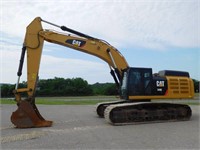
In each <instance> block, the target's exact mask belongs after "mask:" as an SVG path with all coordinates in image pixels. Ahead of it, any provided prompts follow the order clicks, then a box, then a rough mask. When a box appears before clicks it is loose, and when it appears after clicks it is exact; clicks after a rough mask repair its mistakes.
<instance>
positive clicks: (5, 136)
mask: <svg viewBox="0 0 200 150" xmlns="http://www.w3.org/2000/svg"><path fill="white" fill-rule="evenodd" d="M38 108H39V110H40V112H41V114H42V115H43V117H44V118H46V119H49V120H53V121H54V124H53V126H52V127H47V128H31V129H17V128H14V127H13V125H12V123H11V122H10V115H11V113H12V111H14V110H16V106H15V105H1V106H0V110H1V118H0V119H1V127H0V131H1V149H20V150H22V149H115V150H116V149H200V142H199V141H200V132H199V130H200V128H199V127H200V126H199V125H200V124H199V123H200V122H199V114H200V113H199V112H200V106H199V105H192V106H191V108H192V111H193V115H192V117H191V120H190V121H183V122H168V123H152V124H140V125H126V126H112V125H110V124H108V123H107V122H105V120H104V119H102V118H99V117H97V115H96V113H95V107H94V106H92V105H86V106H85V105H83V106H73V105H72V106H69V105H62V106H58V105H57V106H48V105H38Z"/></svg>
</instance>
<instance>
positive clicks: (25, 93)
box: [11, 17, 194, 128]
mask: <svg viewBox="0 0 200 150" xmlns="http://www.w3.org/2000/svg"><path fill="white" fill-rule="evenodd" d="M43 23H46V24H49V25H52V26H55V27H58V28H60V29H61V30H63V31H65V32H66V33H65V32H58V31H55V30H51V29H43V27H42V24H43ZM44 41H47V42H50V43H54V44H59V45H62V46H65V47H68V48H71V49H74V50H78V51H80V52H84V53H87V54H90V55H94V56H96V57H98V58H100V59H102V60H103V61H105V62H106V63H107V64H108V65H109V67H110V70H111V71H110V73H111V75H112V76H113V79H114V81H115V83H116V86H117V87H118V91H119V97H120V99H119V101H111V102H104V103H99V104H97V106H96V113H97V115H98V116H99V117H102V118H103V117H104V118H105V119H106V121H107V122H108V123H110V124H112V125H127V124H140V123H151V122H169V121H184V120H189V119H190V117H191V115H192V110H191V108H190V107H189V106H188V105H186V104H177V103H171V102H170V103H169V102H160V101H155V100H160V99H165V100H166V101H167V100H171V99H192V98H193V97H194V85H193V81H192V79H191V78H190V76H189V73H188V72H186V71H176V70H162V71H159V72H158V73H153V72H152V68H139V67H130V66H129V65H128V63H127V61H126V59H125V58H124V56H123V55H122V54H121V53H120V52H119V51H118V50H117V49H116V48H115V47H113V46H112V45H110V44H109V43H108V42H106V41H104V40H101V39H98V38H95V37H92V36H89V35H87V34H84V33H82V32H78V31H76V30H73V29H71V28H68V27H66V26H59V25H57V24H54V23H51V22H49V21H46V20H43V19H42V18H40V17H36V18H35V19H34V20H33V21H32V22H31V23H30V24H29V25H28V26H27V28H26V34H25V38H24V43H23V47H22V51H21V57H20V63H19V68H18V72H17V75H18V80H17V83H16V87H15V90H14V92H13V93H14V95H15V100H16V103H17V106H18V108H17V110H16V111H15V112H13V113H12V115H11V122H12V123H13V124H14V125H15V126H16V127H17V128H37V127H50V126H52V124H53V121H49V120H46V119H44V118H43V117H42V115H41V114H40V112H39V110H38V108H37V106H36V104H35V92H36V87H37V82H38V79H39V77H38V75H39V67H40V60H41V56H42V49H43V45H44ZM25 56H26V58H27V87H25V88H19V82H20V77H21V75H22V69H23V64H24V59H25ZM52 70H53V68H52ZM152 99H153V100H154V101H151V100H152Z"/></svg>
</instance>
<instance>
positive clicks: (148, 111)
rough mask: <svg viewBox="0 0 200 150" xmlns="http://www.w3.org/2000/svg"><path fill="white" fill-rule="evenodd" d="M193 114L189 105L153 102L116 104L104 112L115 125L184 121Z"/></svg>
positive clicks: (107, 118)
mask: <svg viewBox="0 0 200 150" xmlns="http://www.w3.org/2000/svg"><path fill="white" fill-rule="evenodd" d="M191 115H192V111H191V109H190V107H189V106H188V105H184V104H171V103H152V102H140V103H128V104H127V103H124V104H114V105H110V106H108V107H107V108H106V109H105V112H104V117H105V119H106V120H107V121H108V122H109V123H110V124H113V125H126V124H140V123H150V122H169V121H184V120H189V119H190V117H191Z"/></svg>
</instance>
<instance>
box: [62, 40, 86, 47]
mask: <svg viewBox="0 0 200 150" xmlns="http://www.w3.org/2000/svg"><path fill="white" fill-rule="evenodd" d="M65 42H66V43H68V44H71V45H73V46H77V47H83V46H84V45H85V43H86V41H83V40H74V39H68V40H66V41H65Z"/></svg>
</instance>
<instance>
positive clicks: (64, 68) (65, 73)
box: [0, 46, 113, 83]
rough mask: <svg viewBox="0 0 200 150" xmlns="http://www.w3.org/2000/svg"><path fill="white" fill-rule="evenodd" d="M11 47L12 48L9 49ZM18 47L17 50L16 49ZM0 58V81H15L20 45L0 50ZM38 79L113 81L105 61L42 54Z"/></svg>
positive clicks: (24, 69) (24, 74) (25, 66)
mask: <svg viewBox="0 0 200 150" xmlns="http://www.w3.org/2000/svg"><path fill="white" fill-rule="evenodd" d="M7 48H8V47H7ZM11 49H12V50H11ZM16 49H18V50H16ZM0 52H1V55H0V60H1V67H2V72H1V74H0V76H1V78H0V79H1V81H0V83H15V82H16V81H17V71H18V70H17V69H18V65H19V59H20V55H21V54H20V47H19V46H17V47H16V46H10V47H9V50H1V51H0ZM26 68H27V65H26V59H25V61H24V67H23V71H22V77H21V81H26V80H27V79H26V77H27V75H26V74H27V69H26ZM39 77H40V79H47V78H54V77H64V78H74V77H81V78H83V79H85V80H87V81H88V82H89V83H96V82H108V81H110V82H113V79H112V77H111V76H110V74H109V67H108V65H107V64H106V63H103V62H102V63H99V62H92V61H86V60H81V59H67V58H66V59H65V58H57V57H54V56H48V55H43V56H42V59H41V65H40V70H39Z"/></svg>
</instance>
